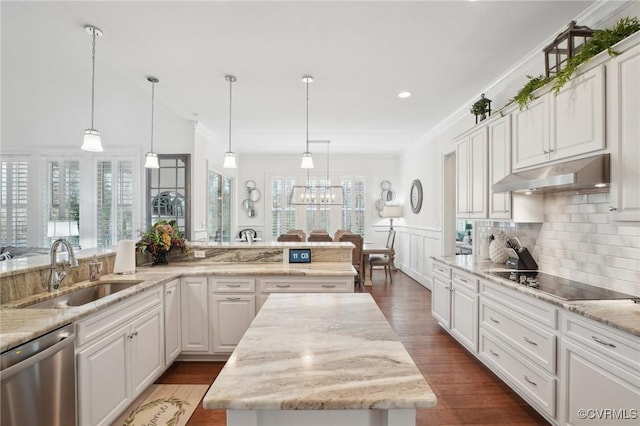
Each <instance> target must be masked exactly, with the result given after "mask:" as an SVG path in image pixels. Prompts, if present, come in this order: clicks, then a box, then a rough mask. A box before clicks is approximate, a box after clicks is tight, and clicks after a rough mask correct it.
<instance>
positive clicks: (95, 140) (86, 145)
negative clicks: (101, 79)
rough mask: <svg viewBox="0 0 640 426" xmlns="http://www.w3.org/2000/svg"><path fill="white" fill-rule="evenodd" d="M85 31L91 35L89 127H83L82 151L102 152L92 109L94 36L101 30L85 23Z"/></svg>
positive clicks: (94, 67) (94, 65) (100, 32)
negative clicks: (94, 125)
mask: <svg viewBox="0 0 640 426" xmlns="http://www.w3.org/2000/svg"><path fill="white" fill-rule="evenodd" d="M84 29H85V31H86V32H88V33H89V34H90V35H91V40H92V43H91V128H90V129H85V131H84V140H83V141H82V147H81V148H80V149H82V150H83V151H90V152H102V151H103V149H102V138H101V137H100V132H99V131H98V130H96V129H95V128H94V127H93V110H94V97H95V96H94V94H95V82H96V37H100V36H101V35H102V30H100V29H99V28H96V27H94V26H93V25H87V26H85V27H84Z"/></svg>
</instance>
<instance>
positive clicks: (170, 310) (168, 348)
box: [164, 279, 182, 366]
mask: <svg viewBox="0 0 640 426" xmlns="http://www.w3.org/2000/svg"><path fill="white" fill-rule="evenodd" d="M180 312H181V309H180V280H179V279H176V280H173V281H170V282H168V283H166V284H165V285H164V348H165V352H164V353H165V355H164V357H165V365H166V366H169V365H171V363H172V362H173V361H175V359H176V358H177V357H178V355H180V352H181V351H182V325H181V324H182V321H181V317H180Z"/></svg>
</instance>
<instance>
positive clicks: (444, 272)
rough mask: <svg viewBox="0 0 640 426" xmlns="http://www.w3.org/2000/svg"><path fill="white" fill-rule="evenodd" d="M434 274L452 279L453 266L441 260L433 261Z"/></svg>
mask: <svg viewBox="0 0 640 426" xmlns="http://www.w3.org/2000/svg"><path fill="white" fill-rule="evenodd" d="M433 275H436V276H439V277H440V278H444V279H445V280H450V279H451V266H448V265H445V264H444V263H440V262H433Z"/></svg>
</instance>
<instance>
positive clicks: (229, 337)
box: [209, 277, 256, 353]
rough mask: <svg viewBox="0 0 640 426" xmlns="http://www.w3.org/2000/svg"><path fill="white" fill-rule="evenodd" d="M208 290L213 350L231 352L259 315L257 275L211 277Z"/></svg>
mask: <svg viewBox="0 0 640 426" xmlns="http://www.w3.org/2000/svg"><path fill="white" fill-rule="evenodd" d="M209 290H210V292H209V312H210V313H211V320H210V322H209V325H210V327H211V340H212V342H213V347H212V351H213V352H214V353H231V352H233V350H234V349H235V348H236V346H237V345H238V342H240V339H242V336H243V335H244V333H245V332H246V331H247V329H248V328H249V325H251V321H253V318H254V317H255V316H256V296H255V279H253V278H218V277H211V279H210V282H209Z"/></svg>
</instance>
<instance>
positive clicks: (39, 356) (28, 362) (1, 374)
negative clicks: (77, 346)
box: [0, 334, 76, 381]
mask: <svg viewBox="0 0 640 426" xmlns="http://www.w3.org/2000/svg"><path fill="white" fill-rule="evenodd" d="M75 340H76V335H75V334H70V335H69V336H67V337H64V338H63V339H62V340H60V341H59V342H58V343H56V344H54V345H53V346H49V347H48V348H47V349H45V350H43V351H42V352H37V353H35V354H33V355H31V356H30V357H29V358H27V359H25V360H23V361H20V362H18V363H17V364H14V365H12V366H10V367H7V368H5V369H4V370H2V371H0V381H2V380H5V379H7V378H9V377H11V376H13V375H14V374H16V373H18V372H20V371H22V370H25V369H27V368H29V367H31V366H32V365H33V364H36V363H38V362H40V361H42V360H43V359H45V358H47V357H49V356H51V355H52V354H54V353H56V352H58V351H60V350H61V349H62V348H64V347H66V346H68V345H71V344H73V342H74V341H75Z"/></svg>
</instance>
